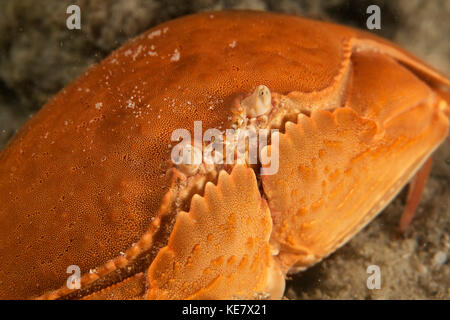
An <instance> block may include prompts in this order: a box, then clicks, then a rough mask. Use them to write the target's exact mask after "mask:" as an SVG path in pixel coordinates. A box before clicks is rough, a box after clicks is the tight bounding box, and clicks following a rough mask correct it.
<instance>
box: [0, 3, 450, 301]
mask: <svg viewBox="0 0 450 320" xmlns="http://www.w3.org/2000/svg"><path fill="white" fill-rule="evenodd" d="M259 85H264V86H266V87H267V88H269V90H270V91H271V92H272V93H274V94H273V95H272V96H273V97H274V100H273V101H274V104H275V102H276V101H287V102H286V103H288V104H289V105H291V106H294V107H295V110H297V114H295V117H294V118H295V119H290V120H291V121H293V122H289V121H288V122H286V124H285V125H283V127H282V128H281V129H282V131H283V133H281V134H280V155H279V157H280V169H279V171H278V173H277V174H275V175H273V176H265V177H264V178H263V181H262V182H263V183H262V188H263V189H260V190H259V192H257V191H258V189H257V184H256V179H255V176H254V175H253V173H251V171H250V170H251V169H245V168H238V167H235V168H234V170H237V171H236V172H235V171H234V170H233V171H229V172H228V173H229V174H231V175H230V176H228V173H225V172H224V171H221V172H220V173H218V174H212V173H211V175H210V176H208V177H203V176H194V177H190V178H186V177H183V175H182V174H179V173H177V171H176V170H173V168H172V169H170V170H167V169H168V167H167V163H168V162H169V160H170V150H171V149H170V146H169V145H170V144H171V143H173V142H171V141H170V135H171V133H172V131H173V130H175V129H179V128H186V129H189V130H191V131H192V130H193V123H194V121H196V120H201V121H202V122H203V130H206V129H208V128H219V129H222V130H223V129H226V128H228V127H230V125H231V119H232V118H233V116H234V114H233V112H232V111H233V104H234V102H235V100H236V99H237V98H239V97H242V96H246V95H248V94H250V93H251V92H253V91H254V90H255V88H257V87H258V86H259ZM449 86H450V81H449V80H448V79H446V78H444V77H443V76H441V75H440V74H439V73H437V72H436V71H434V70H433V69H431V68H430V67H428V66H426V65H425V64H423V63H422V62H420V61H419V60H417V59H416V58H414V57H413V56H411V55H410V54H408V53H406V52H404V51H403V50H401V49H400V48H398V47H397V46H395V45H393V44H391V43H389V42H387V41H385V40H382V39H380V38H377V37H375V36H372V35H370V34H368V33H363V32H360V31H357V30H354V29H350V28H345V27H342V26H337V25H334V24H329V23H324V22H317V21H312V20H306V19H302V18H299V17H295V16H289V15H282V14H274V13H262V12H250V11H236V12H217V13H213V14H210V13H202V14H197V15H192V16H187V17H184V18H181V19H177V20H173V21H170V22H167V23H165V24H162V25H160V26H158V27H156V28H154V29H152V30H149V31H148V32H146V33H144V34H143V35H141V36H140V37H138V38H136V39H134V40H132V41H129V42H128V43H126V44H125V45H124V46H123V47H121V48H120V49H118V50H116V51H115V52H114V53H112V54H111V55H110V56H109V57H108V58H107V59H105V60H104V61H103V62H101V63H100V64H99V65H97V66H95V67H93V68H91V69H90V70H88V72H86V74H85V75H83V76H81V77H80V78H79V79H77V80H76V81H74V82H73V83H72V84H70V85H69V86H67V87H66V88H65V89H64V90H62V91H61V92H60V93H59V94H58V95H57V96H56V97H54V98H53V99H52V100H51V101H49V102H48V103H47V104H46V105H45V106H44V107H43V108H42V110H41V111H40V112H39V113H38V114H36V115H35V116H34V117H33V119H32V120H31V121H29V122H28V123H27V124H26V125H25V126H24V127H23V128H22V130H21V131H20V132H19V133H18V134H17V135H16V136H15V138H14V139H13V140H12V141H11V143H10V144H9V145H8V146H7V147H6V148H5V149H4V150H3V151H2V153H1V154H0V203H1V207H0V221H2V223H1V224H0V256H1V257H2V259H0V299H6V298H12V299H16V298H21V299H26V298H35V297H41V298H71V297H73V298H82V297H85V298H89V297H91V298H105V299H106V298H136V295H138V296H139V295H140V294H141V293H142V288H144V291H146V292H145V293H143V294H142V295H141V296H140V297H142V298H143V297H144V296H145V297H147V298H192V297H208V298H226V297H231V296H244V297H251V296H252V295H254V294H258V293H259V292H258V291H259V290H268V291H271V292H272V294H273V295H272V297H279V296H280V295H281V294H282V292H281V291H282V287H283V285H282V282H283V275H284V274H285V273H286V272H288V271H295V270H297V269H298V268H305V267H307V266H309V265H311V264H313V263H315V262H317V261H319V260H320V259H322V258H323V257H325V256H327V255H328V254H330V253H331V252H332V251H333V250H335V249H336V248H337V247H338V246H340V245H342V244H343V243H344V242H345V241H346V240H347V239H349V238H350V237H351V236H352V235H354V234H355V233H356V232H357V231H358V230H360V229H361V228H362V227H363V226H364V225H365V224H366V223H368V222H369V221H370V219H372V218H373V217H374V216H375V215H376V214H377V213H378V212H379V211H380V210H381V209H382V208H383V207H384V206H385V205H386V204H387V203H388V202H389V200H390V199H391V198H392V197H393V196H394V195H395V194H396V193H397V192H398V191H399V190H400V189H401V188H402V186H403V185H404V184H405V183H407V181H408V179H409V178H410V177H411V176H412V175H413V174H414V173H415V171H416V170H417V169H418V168H419V167H420V165H421V164H422V163H423V162H424V161H425V160H426V158H427V157H428V156H429V154H430V153H431V152H432V151H433V150H434V149H435V148H436V147H437V146H438V145H439V144H440V143H441V142H442V141H443V140H444V138H445V136H446V135H447V130H448V118H447V115H448V114H447V115H446V114H445V112H448V110H449V109H448V105H447V103H448V101H449V100H448V97H449V95H448V93H447V92H446V90H448V88H449ZM277 99H278V100H277ZM283 99H284V100H283ZM279 106H281V104H280V105H279ZM279 106H278V105H277V107H279ZM280 108H281V107H280ZM283 123H284V122H283ZM269 148H270V146H269ZM249 171H250V172H249ZM240 175H242V176H245V177H246V178H245V181H239V179H238V177H239V176H240ZM257 178H259V176H257ZM236 179H237V180H236ZM216 180H217V181H216ZM206 181H210V183H208V184H206V187H205V183H206ZM215 182H217V183H215ZM211 183H213V184H217V187H216V186H212V185H211ZM228 183H231V184H232V183H235V188H238V187H239V188H242V189H240V190H241V191H242V192H236V190H235V189H233V188H234V187H230V189H227V187H224V186H226V185H227V184H228ZM186 186H188V187H186ZM203 189H206V190H203ZM245 194H247V195H248V197H250V199H248V200H244V199H243V198H242V197H243V195H245ZM261 197H263V198H266V199H267V204H268V208H267V207H266V205H265V201H260V198H261ZM191 198H192V203H191V202H190V199H191ZM224 199H226V201H225V200H224ZM208 203H211V205H212V206H213V207H214V208H215V210H214V211H211V210H209V209H207V208H206V207H202V206H206V205H207V204H208ZM197 206H198V207H197ZM227 209H230V210H231V209H233V210H235V211H233V212H231V211H227ZM269 209H270V215H271V217H272V222H270V219H269V221H267V218H268V214H269ZM187 212H189V213H187ZM197 215H199V218H198V219H197V220H196V222H195V221H194V219H193V217H196V216H197ZM205 215H208V216H205ZM209 216H211V217H213V216H214V217H215V216H216V217H217V219H225V220H226V219H229V223H223V224H222V225H216V224H214V223H212V222H211V221H209V220H208V217H209ZM246 218H248V219H247V220H245V219H246ZM258 219H262V220H261V221H260V223H261V225H258V221H257V220H258ZM244 221H245V223H247V221H248V223H251V224H252V225H245V223H244ZM263 222H264V223H263ZM196 223H197V224H196ZM242 224H244V225H242ZM270 224H273V228H272V233H271V237H270V246H271V251H270V254H269V253H268V246H267V243H266V242H267V241H266V240H267V235H268V234H267V232H268V228H269V227H268V226H269V225H270ZM187 230H189V232H187ZM250 234H251V235H252V237H253V238H254V239H253V241H248V240H249V239H246V238H245V235H247V236H248V235H250ZM231 235H235V236H236V238H235V239H241V240H242V242H241V243H237V242H233V241H230V239H229V237H230V236H231ZM215 237H220V238H219V239H217V238H215ZM191 247H192V248H191ZM188 249H189V250H188ZM191 249H192V253H191V251H190V250H191ZM243 249H246V250H248V252H247V255H245V253H244V252H243V251H242V250H243ZM196 250H199V252H202V251H204V250H205V252H208V255H207V256H202V259H200V258H196V254H197V253H196ZM188 251H189V254H188V253H187V252H188ZM245 257H247V258H245ZM189 258H190V259H189ZM221 258H222V259H221ZM172 262H173V265H172V268H169V267H168V264H169V263H172ZM69 265H78V266H80V268H81V270H82V273H83V274H84V276H83V278H82V290H81V291H78V292H73V291H72V290H70V289H68V288H66V287H65V283H66V279H67V277H68V276H69V275H68V274H67V273H66V269H67V267H68V266H69ZM179 268H181V269H182V270H180V269H179ZM189 268H190V269H189ZM92 270H94V272H89V271H92ZM147 270H149V271H148V274H146V275H145V276H143V273H144V272H145V273H147ZM252 270H253V271H254V274H252V273H251V271H252ZM238 272H242V274H237V273H238ZM231 273H234V276H235V277H236V279H237V280H236V281H230V282H226V281H222V279H221V277H226V276H228V275H230V274H231ZM183 276H184V277H185V278H184V279H183ZM180 286H184V287H183V288H185V289H183V290H181V291H180V290H179V288H180ZM274 288H275V289H274ZM280 288H281V289H280ZM83 290H85V291H83Z"/></svg>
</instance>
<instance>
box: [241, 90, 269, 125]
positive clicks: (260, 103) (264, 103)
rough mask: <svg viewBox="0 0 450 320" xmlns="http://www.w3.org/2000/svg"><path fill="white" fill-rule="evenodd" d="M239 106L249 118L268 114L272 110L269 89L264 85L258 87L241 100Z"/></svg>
mask: <svg viewBox="0 0 450 320" xmlns="http://www.w3.org/2000/svg"><path fill="white" fill-rule="evenodd" d="M241 105H242V106H243V107H244V108H245V109H246V112H247V115H248V116H249V117H251V118H256V117H259V116H262V115H263V114H266V113H268V112H269V111H270V110H271V109H272V95H271V94H270V90H269V88H267V87H266V86H265V85H259V86H258V87H257V88H256V90H255V91H254V92H253V94H251V95H250V96H249V97H247V98H245V99H244V100H242V102H241Z"/></svg>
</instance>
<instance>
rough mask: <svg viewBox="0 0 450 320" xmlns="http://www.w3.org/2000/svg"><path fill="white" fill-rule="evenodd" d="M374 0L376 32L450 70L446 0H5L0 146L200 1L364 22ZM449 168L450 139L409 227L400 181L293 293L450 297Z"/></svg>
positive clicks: (0, 7)
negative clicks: (70, 22)
mask: <svg viewBox="0 0 450 320" xmlns="http://www.w3.org/2000/svg"><path fill="white" fill-rule="evenodd" d="M70 4H78V5H79V6H80V7H81V15H82V16H81V19H82V28H81V30H68V29H67V28H66V25H65V20H66V18H67V15H66V8H67V6H68V5H70ZM371 4H377V5H379V6H380V8H381V15H382V26H381V27H382V28H381V30H378V31H376V33H377V34H378V35H381V36H383V37H386V38H388V39H390V40H392V41H394V42H396V43H398V44H400V45H402V46H403V47H405V48H406V49H408V50H409V51H411V52H412V53H414V54H415V55H417V56H418V57H420V58H422V59H423V60H424V61H427V62H428V63H429V64H431V65H433V66H434V67H436V68H437V69H439V70H441V71H442V72H443V73H444V74H446V75H447V76H448V75H449V74H450V59H449V58H450V41H449V37H448V35H449V34H450V22H449V20H448V17H449V16H450V0H386V1H382V0H371V1H366V0H360V1H357V0H328V1H326V0H309V1H308V0H279V1H277V0H187V1H184V0H166V1H164V0H161V1H157V0H149V1H144V0H120V1H115V0H110V1H108V0H79V1H75V0H73V1H69V0H46V1H33V0H1V1H0V149H1V148H2V147H3V146H4V144H5V143H6V141H7V140H9V139H10V137H11V136H12V135H13V134H14V132H15V131H16V130H17V129H18V128H20V126H21V125H22V124H23V123H24V121H26V120H27V119H28V118H29V117H30V116H31V115H32V114H33V113H34V112H36V111H37V110H39V108H40V107H41V106H42V105H43V104H44V103H45V102H46V101H47V99H49V97H51V96H52V95H54V94H55V93H57V92H58V91H59V90H60V89H61V88H63V87H64V86H65V85H66V84H67V83H69V82H70V81H72V80H73V79H74V78H76V77H77V76H78V75H80V74H81V73H82V72H84V71H85V70H86V69H87V68H88V67H89V66H90V65H92V64H94V63H96V62H99V61H101V60H102V59H103V58H104V57H105V56H106V55H108V54H109V53H110V52H111V51H112V50H114V49H115V48H117V47H119V46H120V45H121V44H122V43H123V42H125V41H126V40H127V39H129V38H132V37H134V36H136V35H138V34H139V33H141V32H142V31H144V30H146V29H148V28H150V27H152V26H155V25H157V24H158V23H161V22H163V21H166V20H169V19H172V18H176V17H179V16H182V15H186V14H190V13H194V12H199V11H204V10H220V9H255V10H268V11H279V12H287V13H292V14H297V15H302V16H308V17H313V18H317V19H323V20H330V21H334V22H338V23H342V24H346V25H350V26H354V27H358V28H362V29H364V28H365V21H366V18H367V14H366V8H367V7H368V6H369V5H371ZM387 81H388V79H387ZM449 178H450V144H449V143H448V141H447V142H446V143H445V144H444V145H443V146H442V147H441V148H440V149H439V150H438V152H437V154H436V156H435V162H434V167H433V170H432V176H431V178H430V180H429V183H428V186H427V189H426V192H425V195H424V198H423V200H422V202H421V206H420V208H419V210H418V212H417V217H416V218H415V220H414V221H413V224H412V226H411V227H410V228H409V230H408V231H407V232H406V234H404V235H401V234H399V233H398V231H397V229H396V227H397V223H398V220H399V217H400V214H401V212H402V210H403V206H404V199H405V191H404V192H402V194H401V195H400V196H399V197H397V198H396V199H395V200H394V201H393V203H392V204H391V205H390V206H389V207H388V208H387V209H386V210H385V211H384V212H383V213H382V214H381V215H380V216H379V217H378V218H376V219H375V220H374V221H373V222H372V223H371V224H370V225H369V226H368V227H367V228H365V229H364V230H362V231H361V232H360V233H359V234H358V235H357V236H356V237H355V238H353V239H352V240H351V241H350V242H349V243H348V244H347V245H346V246H344V247H343V248H341V249H340V250H338V251H337V252H336V253H334V254H333V255H332V256H331V257H329V258H328V259H326V260H324V261H323V262H321V263H320V264H318V265H316V266H314V267H312V268H311V269H309V270H307V271H305V272H303V273H301V274H298V275H296V276H294V277H293V278H292V280H290V281H288V285H287V290H286V296H287V298H291V299H298V298H300V299H311V298H312V299H317V298H320V299H322V298H326V299H330V298H331V299H353V298H356V299H408V298H412V299H450V264H449V262H448V254H449V247H450V239H449V230H450V212H449V208H450V206H449V205H450V197H449V196H450V189H449ZM372 264H376V265H378V266H379V267H380V268H381V279H382V285H381V289H380V290H368V289H367V287H366V280H367V277H368V276H369V275H368V274H367V273H366V268H367V266H369V265H372Z"/></svg>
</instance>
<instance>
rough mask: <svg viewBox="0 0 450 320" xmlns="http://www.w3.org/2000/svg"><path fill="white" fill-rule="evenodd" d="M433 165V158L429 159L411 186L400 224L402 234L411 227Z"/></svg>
mask: <svg viewBox="0 0 450 320" xmlns="http://www.w3.org/2000/svg"><path fill="white" fill-rule="evenodd" d="M432 163H433V159H432V157H429V158H428V160H427V161H425V163H424V164H423V166H422V167H421V168H420V169H419V171H417V173H416V175H415V176H414V178H413V179H412V180H411V183H410V184H409V190H408V197H407V199H406V207H405V210H404V211H403V214H402V217H401V218H400V223H399V228H400V231H402V232H404V231H405V230H406V228H407V227H408V226H409V224H410V223H411V221H412V219H413V217H414V212H415V211H416V209H417V206H418V205H419V202H420V199H421V197H422V194H423V190H424V189H425V185H426V182H427V179H428V176H429V175H430V171H431V165H432Z"/></svg>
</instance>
